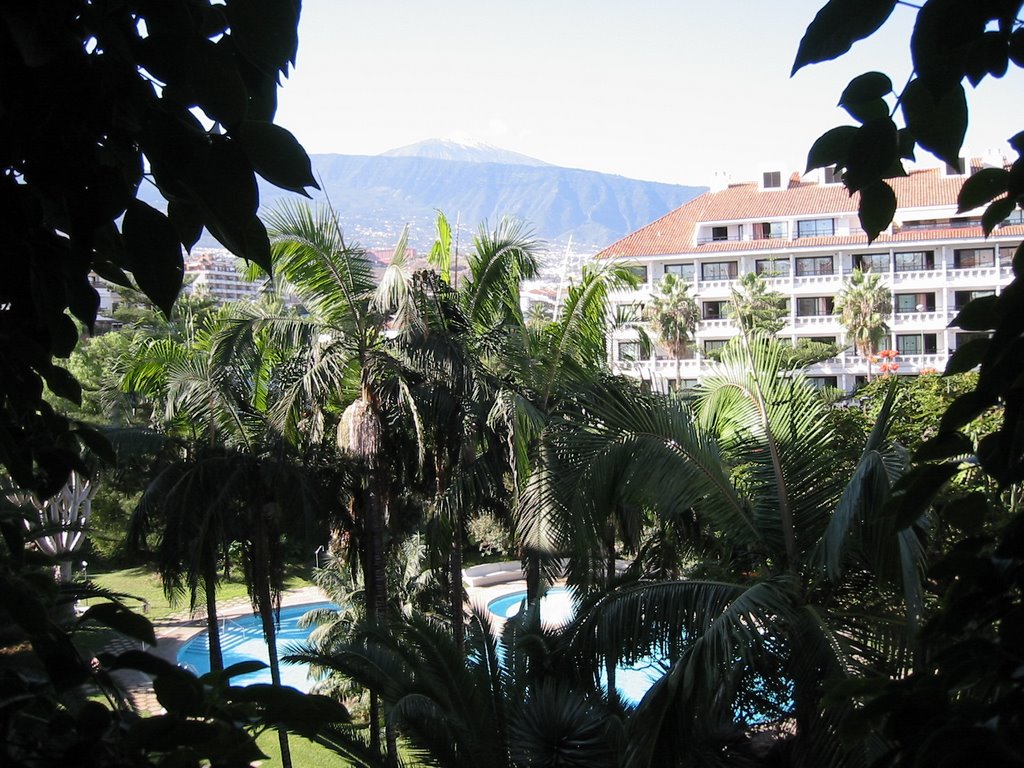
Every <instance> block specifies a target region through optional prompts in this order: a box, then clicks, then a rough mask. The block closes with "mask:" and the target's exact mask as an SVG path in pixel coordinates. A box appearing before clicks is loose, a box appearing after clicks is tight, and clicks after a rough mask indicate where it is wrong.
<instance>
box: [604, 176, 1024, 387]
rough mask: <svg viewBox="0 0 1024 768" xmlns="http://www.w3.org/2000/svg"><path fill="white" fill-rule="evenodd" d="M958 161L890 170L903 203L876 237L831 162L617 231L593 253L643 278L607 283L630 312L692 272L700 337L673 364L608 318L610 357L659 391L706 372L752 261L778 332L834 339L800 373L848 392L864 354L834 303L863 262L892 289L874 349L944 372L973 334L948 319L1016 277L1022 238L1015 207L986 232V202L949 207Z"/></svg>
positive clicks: (905, 363)
mask: <svg viewBox="0 0 1024 768" xmlns="http://www.w3.org/2000/svg"><path fill="white" fill-rule="evenodd" d="M979 167H980V164H979V163H975V164H974V170H977V169H978V168H979ZM957 170H958V169H946V170H943V169H928V170H918V171H912V172H911V173H910V175H908V176H907V177H905V178H898V179H893V180H891V182H890V183H891V184H892V186H893V188H894V190H895V191H896V195H897V200H898V201H899V207H898V209H897V211H896V215H895V217H894V220H893V223H892V225H891V226H890V227H889V229H888V230H887V231H885V232H883V233H882V234H881V235H880V236H879V237H878V238H877V239H876V240H875V241H874V242H873V243H871V244H868V240H867V236H866V235H865V234H864V232H863V230H862V229H861V228H860V224H859V221H858V217H857V203H858V196H857V195H854V196H853V197H851V196H850V195H849V194H848V193H847V191H846V189H845V188H844V187H843V186H842V184H841V183H838V179H836V180H833V178H832V175H831V174H828V173H825V174H818V175H817V178H815V179H811V180H809V179H808V177H804V178H801V177H799V176H798V175H795V174H794V175H793V176H791V177H789V178H788V179H787V178H786V177H785V176H784V175H783V174H782V173H780V172H778V171H775V172H767V173H764V174H763V176H762V178H761V179H760V180H759V182H758V183H749V184H734V185H729V186H727V187H725V188H724V189H720V190H717V191H711V192H707V193H705V194H703V195H701V196H700V197H697V198H695V199H694V200H691V201H690V202H688V203H686V204H685V205H683V206H681V207H680V208H677V209H676V210H675V211H672V212H671V213H669V214H667V215H666V216H664V217H662V218H661V219H658V220H657V221H654V222H652V223H651V224H649V225H647V226H646V227H643V228H642V229H640V230H637V231H636V232H633V233H631V234H629V235H627V236H626V237H624V238H622V239H621V240H619V241H618V242H616V243H613V244H612V245H611V246H609V247H608V248H606V249H604V250H603V251H601V252H600V253H599V254H597V256H596V257H595V258H599V259H612V258H614V259H618V260H621V261H622V262H623V263H625V264H629V265H631V266H633V267H634V268H635V270H636V272H637V274H638V275H639V276H640V277H641V279H642V281H643V284H642V285H641V286H640V287H639V288H638V289H637V290H634V291H622V292H619V293H617V294H616V295H614V297H613V301H614V302H615V303H616V304H617V305H618V307H619V308H620V309H622V310H623V311H624V312H625V313H626V314H633V315H636V316H639V315H640V310H641V309H642V306H643V304H644V303H645V302H646V301H648V300H649V299H650V297H651V295H652V294H653V293H654V292H655V291H656V286H657V283H658V282H659V281H660V280H661V279H662V278H663V277H664V275H665V274H667V273H672V274H675V275H676V276H677V277H679V278H682V279H684V280H686V281H688V282H689V284H690V294H691V295H692V296H694V297H695V299H696V301H697V304H698V306H699V307H700V310H701V317H702V320H701V321H700V323H699V324H698V327H697V330H696V335H695V336H696V340H695V343H694V344H692V345H691V349H690V351H689V352H687V353H686V355H685V359H683V360H681V361H679V362H678V363H677V361H676V360H675V359H674V358H672V359H670V358H669V355H668V353H667V352H666V350H664V349H661V348H659V347H658V345H657V344H656V345H655V349H653V350H652V351H651V354H650V355H644V354H643V350H642V346H641V344H640V342H639V338H640V336H639V333H638V331H637V329H636V328H635V327H629V326H627V327H623V328H620V329H617V330H615V331H614V332H613V334H612V339H611V349H610V355H611V359H612V366H613V369H614V370H615V371H616V372H618V373H623V374H626V375H631V376H638V377H640V378H643V379H645V380H648V381H650V382H651V383H652V386H653V387H654V388H656V389H658V390H661V391H666V390H668V389H669V388H674V387H676V386H677V385H678V386H682V387H687V386H692V385H695V384H696V383H697V382H698V381H699V380H700V379H701V377H702V376H703V375H705V374H706V373H707V372H708V371H709V363H710V362H711V361H710V360H709V359H708V356H707V353H708V352H710V351H712V350H714V349H716V348H717V347H720V346H722V345H724V344H725V342H726V341H728V340H729V339H730V338H732V337H733V336H735V335H736V334H737V333H738V327H737V325H736V324H735V322H734V321H733V320H732V319H731V318H730V317H729V314H728V311H727V305H728V302H729V299H730V295H731V291H732V289H733V288H734V287H735V285H736V280H737V279H738V278H739V276H740V275H742V274H744V273H747V272H754V273H758V274H761V275H763V276H764V277H765V280H766V282H767V284H768V287H769V288H770V289H772V290H775V291H778V292H779V293H781V294H782V295H783V296H785V297H786V300H787V301H786V304H787V311H788V314H787V317H786V325H785V327H784V328H783V330H782V331H780V332H779V334H778V335H779V338H780V339H782V340H784V341H788V342H790V343H793V344H796V343H798V342H799V341H800V340H801V339H810V340H815V341H822V342H827V343H834V344H837V345H839V346H840V348H841V349H842V351H841V352H840V353H839V355H838V356H836V357H834V358H831V359H829V360H825V361H823V362H821V363H817V364H815V365H813V366H811V367H810V368H808V369H807V375H808V376H810V377H812V378H813V379H814V380H815V383H817V384H820V385H822V386H826V385H827V386H835V387H839V388H840V389H843V390H846V391H851V390H852V389H853V388H854V387H855V386H856V384H857V383H858V381H859V380H862V379H863V377H865V376H866V375H867V372H868V371H867V367H868V362H867V361H866V360H865V359H864V358H863V357H861V356H859V355H857V354H856V352H855V350H854V349H853V348H852V343H851V342H850V341H848V340H847V339H846V338H845V336H846V334H845V332H844V329H843V327H842V325H841V324H840V322H839V317H838V316H837V315H836V313H835V311H834V306H835V299H836V296H837V294H838V293H839V292H840V290H841V288H842V286H843V283H844V280H845V279H846V277H847V276H848V275H849V274H850V273H851V272H852V271H853V270H854V269H855V268H861V269H863V270H870V271H871V272H874V273H879V274H881V275H882V276H883V279H884V281H885V283H886V285H887V286H888V287H889V289H890V290H891V291H892V295H893V313H892V315H891V316H890V317H889V318H888V321H887V324H888V327H889V331H888V337H887V338H886V339H885V340H884V341H883V342H882V344H881V346H880V347H879V348H880V349H894V350H896V351H897V352H898V353H899V356H898V357H897V358H896V362H897V363H898V365H899V370H898V372H899V374H901V375H903V374H910V375H913V374H918V373H921V372H922V371H925V372H928V371H934V370H938V371H942V370H943V369H944V368H945V365H946V361H947V360H948V358H949V355H950V354H951V353H952V351H953V350H954V349H956V348H957V347H958V346H959V345H960V344H962V343H964V342H965V341H967V340H969V339H970V338H972V337H973V336H974V334H969V333H966V332H964V331H961V330H960V329H958V328H955V327H950V321H951V320H953V318H954V317H955V316H956V314H957V312H958V311H959V310H960V308H962V307H963V305H964V304H966V303H967V302H968V301H970V300H971V299H973V298H976V297H979V296H985V295H993V294H998V293H1000V291H1001V290H1002V289H1003V288H1004V287H1005V286H1006V285H1007V284H1008V283H1009V282H1010V280H1011V279H1012V269H1011V262H1012V258H1013V254H1014V252H1015V251H1016V249H1017V247H1018V246H1019V245H1020V243H1021V241H1022V239H1024V222H1022V220H1021V217H1020V211H1019V210H1018V211H1016V212H1015V215H1014V216H1012V217H1011V218H1010V219H1008V220H1007V221H1005V222H1003V223H1002V225H1001V226H999V227H997V228H996V230H995V231H994V232H993V233H992V235H991V236H990V237H988V238H986V237H984V235H983V233H982V229H981V218H980V217H981V213H982V211H981V210H977V211H967V212H964V213H958V212H957V202H956V199H957V193H958V192H959V190H960V187H961V185H962V184H963V182H964V180H965V178H966V176H965V175H964V174H962V173H958V172H957ZM652 336H653V334H652ZM677 370H678V375H677ZM874 370H875V371H877V367H875V368H874ZM677 378H678V379H680V381H678V382H677V381H676V379H677Z"/></svg>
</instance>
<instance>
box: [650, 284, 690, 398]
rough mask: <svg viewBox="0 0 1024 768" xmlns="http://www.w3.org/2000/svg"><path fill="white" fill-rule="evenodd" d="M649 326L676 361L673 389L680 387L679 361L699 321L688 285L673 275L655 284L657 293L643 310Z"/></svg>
mask: <svg viewBox="0 0 1024 768" xmlns="http://www.w3.org/2000/svg"><path fill="white" fill-rule="evenodd" d="M646 313H647V316H648V318H649V319H650V321H651V327H652V328H653V329H654V332H655V333H656V334H657V335H658V339H659V340H660V341H661V343H662V344H663V345H664V346H665V348H666V349H667V350H668V352H669V354H670V355H672V357H673V358H674V359H675V361H676V387H681V386H682V372H681V371H682V363H681V360H682V358H683V355H685V354H686V351H687V350H688V349H689V348H690V344H692V343H693V334H694V333H695V332H696V330H697V323H699V322H700V308H699V307H698V306H697V301H696V299H694V298H693V297H692V296H691V295H690V285H689V283H687V282H686V281H685V280H681V279H679V278H678V277H676V276H675V275H673V274H672V273H668V274H666V275H665V276H664V277H663V278H662V279H661V281H660V282H659V283H658V292H657V293H655V294H654V295H653V296H652V297H651V301H650V303H649V304H648V305H647V307H646Z"/></svg>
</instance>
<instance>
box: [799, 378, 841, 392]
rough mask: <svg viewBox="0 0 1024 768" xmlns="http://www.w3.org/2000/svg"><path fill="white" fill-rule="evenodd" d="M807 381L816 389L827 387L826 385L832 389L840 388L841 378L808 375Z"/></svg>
mask: <svg viewBox="0 0 1024 768" xmlns="http://www.w3.org/2000/svg"><path fill="white" fill-rule="evenodd" d="M807 381H808V382H809V383H810V385H811V386H812V387H814V388H815V389H825V388H826V387H830V388H831V389H838V388H839V378H838V377H837V376H808V377H807Z"/></svg>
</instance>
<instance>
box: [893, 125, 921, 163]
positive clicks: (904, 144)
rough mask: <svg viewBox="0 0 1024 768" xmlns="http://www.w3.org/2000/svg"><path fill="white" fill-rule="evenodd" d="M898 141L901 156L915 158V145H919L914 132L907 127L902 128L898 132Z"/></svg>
mask: <svg viewBox="0 0 1024 768" xmlns="http://www.w3.org/2000/svg"><path fill="white" fill-rule="evenodd" d="M896 143H897V144H898V145H899V148H900V157H902V158H903V159H904V160H914V159H915V158H914V147H915V146H917V144H916V142H915V141H914V134H912V133H911V132H910V131H908V130H907V129H906V128H900V129H899V130H898V131H897V132H896Z"/></svg>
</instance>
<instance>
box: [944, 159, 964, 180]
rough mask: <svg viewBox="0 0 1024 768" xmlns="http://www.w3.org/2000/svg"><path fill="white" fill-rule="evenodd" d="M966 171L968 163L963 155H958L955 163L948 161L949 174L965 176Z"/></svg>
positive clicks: (947, 171)
mask: <svg viewBox="0 0 1024 768" xmlns="http://www.w3.org/2000/svg"><path fill="white" fill-rule="evenodd" d="M966 171H967V163H966V162H965V161H964V158H962V157H958V158H957V159H956V162H955V163H946V175H947V176H963V175H964V173H966Z"/></svg>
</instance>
